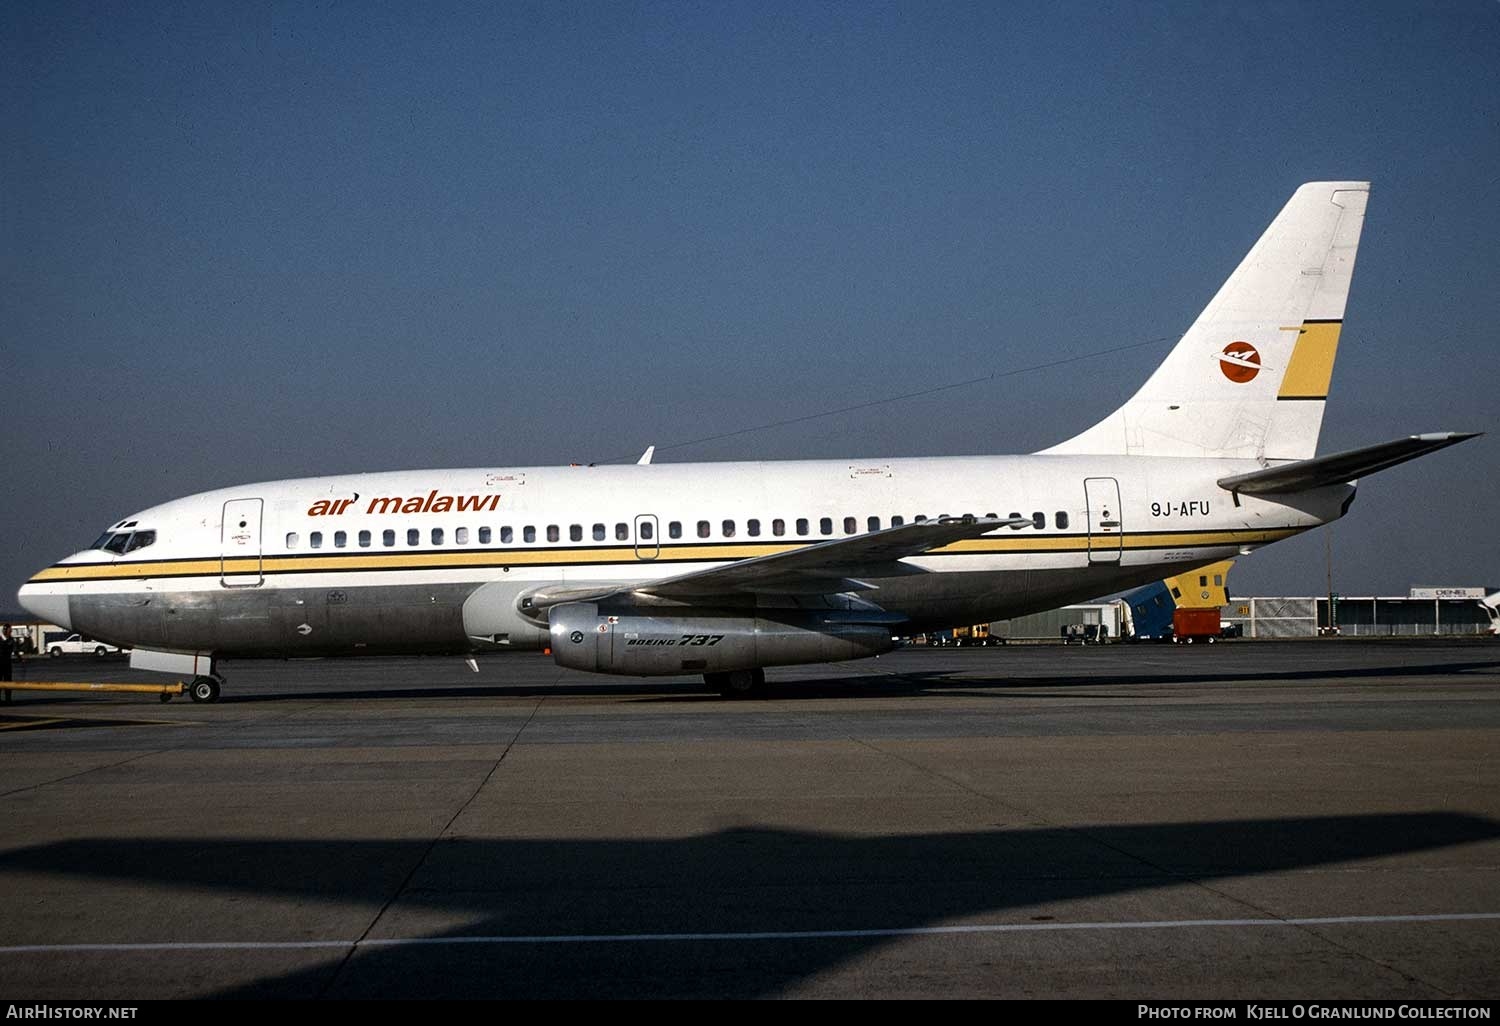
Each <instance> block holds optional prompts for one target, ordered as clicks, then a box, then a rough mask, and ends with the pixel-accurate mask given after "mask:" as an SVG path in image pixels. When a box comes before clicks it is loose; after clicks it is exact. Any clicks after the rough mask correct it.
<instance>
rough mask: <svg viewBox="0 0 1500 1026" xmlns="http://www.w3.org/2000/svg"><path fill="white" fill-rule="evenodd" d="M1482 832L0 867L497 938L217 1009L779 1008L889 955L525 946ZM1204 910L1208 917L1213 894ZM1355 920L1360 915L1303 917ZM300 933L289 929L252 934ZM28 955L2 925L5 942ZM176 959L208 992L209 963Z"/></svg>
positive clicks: (1476, 822)
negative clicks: (614, 1004)
mask: <svg viewBox="0 0 1500 1026" xmlns="http://www.w3.org/2000/svg"><path fill="white" fill-rule="evenodd" d="M1496 838H1500V823H1497V822H1495V821H1493V820H1490V819H1487V818H1483V817H1475V816H1470V815H1464V814H1458V813H1449V812H1431V813H1410V814H1388V815H1350V816H1327V817H1309V818H1278V819H1250V820H1238V821H1217V822H1202V823H1191V822H1185V823H1165V824H1155V825H1145V824H1142V825H1121V826H1095V827H1080V828H1031V827H1026V828H1001V829H996V830H992V831H984V832H973V833H954V834H917V835H906V836H880V837H849V836H839V835H831V834H821V833H805V832H795V831H785V830H772V829H733V830H725V831H721V832H718V833H714V834H710V835H705V836H700V837H690V838H683V839H671V840H625V839H619V840H609V839H598V840H594V839H589V840H564V839H528V840H501V839H472V838H451V839H443V840H440V841H438V842H436V843H433V842H430V841H428V840H413V841H386V840H336V841H303V840H288V841H279V840H272V839H232V838H231V839H209V838H202V839H166V838H142V839H130V840H119V839H109V840H90V839H79V840H73V841H65V842H59V843H53V844H45V845H39V846H35V847H30V848H22V849H18V850H14V851H11V852H8V853H4V854H0V879H3V875H4V874H10V873H17V872H24V873H45V874H60V875H64V876H67V877H75V878H86V879H93V880H100V881H108V882H110V883H119V882H122V881H125V882H136V883H144V884H147V885H150V886H148V887H146V888H144V889H143V890H142V891H141V892H139V898H138V899H132V900H139V901H140V902H141V903H142V905H143V908H142V909H141V911H140V915H139V921H141V922H143V923H149V922H152V921H153V915H152V911H151V910H152V909H153V908H156V907H157V906H158V905H159V904H160V903H161V902H163V901H172V900H173V899H171V898H170V897H168V896H167V895H168V894H170V892H171V891H172V890H179V891H181V892H183V899H182V900H183V901H191V900H193V897H192V895H194V894H198V895H201V894H203V893H204V892H205V891H207V892H212V893H219V894H221V895H226V894H227V895H233V896H234V897H235V900H237V901H240V902H243V903H244V904H241V905H240V906H239V909H240V913H239V914H238V915H237V916H236V919H237V920H238V921H239V922H241V923H245V922H253V921H255V919H256V916H255V914H254V904H253V902H255V901H256V900H257V899H264V900H266V901H267V902H276V903H280V904H285V903H286V902H287V901H289V900H290V901H292V902H294V903H295V904H296V905H298V906H303V905H309V904H315V903H330V904H334V905H341V906H344V907H346V908H347V907H350V906H354V907H362V908H364V909H368V910H369V914H370V915H371V916H374V915H375V913H376V910H386V911H384V912H382V913H381V915H382V916H383V917H386V918H385V919H384V921H383V922H382V923H381V924H380V925H379V926H378V927H377V928H376V929H375V930H373V931H372V932H371V934H370V937H371V939H376V940H378V939H379V938H381V937H382V936H385V937H391V936H399V937H410V936H412V931H411V928H410V927H406V928H405V929H406V932H402V931H403V925H402V924H403V923H408V924H409V923H411V922H413V921H425V922H428V923H431V922H432V921H433V920H434V919H436V920H439V921H442V922H444V923H448V924H452V923H458V924H461V925H457V926H450V927H446V928H445V930H439V931H436V932H430V933H427V934H425V935H423V936H425V937H426V938H427V939H428V940H429V941H433V940H437V941H444V940H445V939H447V938H454V937H471V938H492V940H490V941H486V942H479V943H447V942H440V943H431V942H429V943H424V944H401V945H395V946H387V947H380V946H368V945H366V946H361V947H360V948H359V949H358V950H357V951H354V950H353V949H352V947H343V948H334V949H331V950H328V951H327V952H326V954H325V953H317V954H316V956H315V957H316V961H317V964H316V965H314V966H311V967H309V968H306V969H303V970H299V971H294V972H290V973H284V974H279V975H270V976H267V977H265V978H263V979H260V980H257V981H256V982H254V983H251V984H248V985H243V986H234V987H229V988H226V989H224V990H223V991H222V992H221V993H220V994H219V995H217V996H222V997H314V996H329V997H338V996H360V997H423V998H427V997H438V996H441V997H473V998H520V997H525V998H559V997H595V998H604V997H647V996H649V997H754V996H767V995H775V994H779V993H783V992H785V991H786V990H787V989H788V988H791V987H795V986H796V985H797V984H799V983H801V982H803V981H806V980H808V979H810V978H812V977H814V976H815V975H817V974H819V973H822V972H824V971H826V970H828V969H830V968H832V967H835V966H838V965H841V964H844V963H847V962H849V961H850V960H852V959H855V958H857V957H859V956H861V955H862V954H866V953H868V952H869V951H871V950H872V949H875V948H876V947H878V946H881V945H884V944H887V943H891V939H890V938H888V937H880V936H843V937H820V938H796V939H788V938H785V937H779V938H769V937H768V938H763V939H760V940H756V939H750V938H745V937H743V936H741V937H736V938H722V939H706V938H701V937H700V938H697V939H668V940H661V939H653V940H645V941H642V940H636V941H631V942H605V941H584V942H575V941H569V942H566V943H557V942H542V941H537V940H535V939H534V938H537V937H552V938H568V937H579V936H587V937H598V936H601V935H607V936H614V937H620V936H622V935H636V936H637V937H639V935H643V934H649V935H659V934H674V935H681V934H703V933H713V934H725V933H732V934H743V933H757V932H760V933H764V932H775V933H784V932H802V931H828V930H840V929H845V930H904V929H912V928H922V927H929V926H933V925H939V924H946V923H952V922H955V921H963V920H964V919H965V918H971V919H972V918H973V917H982V918H983V919H984V921H987V922H993V921H996V920H1001V921H1006V922H1018V923H1028V922H1032V921H1035V920H1038V919H1042V920H1045V919H1047V918H1049V917H1046V916H1030V917H1028V916H1024V915H1016V914H1014V913H1012V914H1011V915H1010V916H1007V915H1006V914H1005V913H1006V912H1007V910H1011V909H1018V908H1020V909H1031V910H1035V909H1036V907H1037V906H1041V905H1044V904H1045V903H1049V902H1067V901H1079V900H1088V899H1097V898H1102V897H1109V896H1113V895H1124V894H1129V893H1131V892H1135V891H1141V890H1146V889H1151V888H1163V887H1170V886H1173V885H1183V884H1189V883H1202V884H1211V883H1212V882H1213V881H1215V880H1223V879H1229V878H1236V877H1249V876H1254V875H1257V874H1263V873H1274V872H1282V871H1289V870H1306V869H1309V868H1311V867H1316V866H1326V865H1331V864H1336V863H1347V862H1351V861H1354V860H1361V859H1379V858H1383V857H1393V856H1394V857H1399V856H1403V855H1408V854H1412V853H1416V852H1423V851H1431V850H1435V849H1442V848H1448V847H1451V846H1456V845H1463V844H1470V843H1476V842H1485V841H1493V840H1495V839H1496ZM10 886H11V887H14V886H15V881H13V882H12V883H11V884H10ZM117 893H118V892H117ZM1209 897H1211V899H1212V900H1213V901H1214V902H1216V903H1218V904H1219V905H1220V906H1221V907H1222V904H1223V902H1225V901H1226V900H1227V899H1225V898H1224V897H1223V895H1222V894H1221V893H1220V894H1214V895H1211V896H1209ZM116 900H118V898H117V899H116ZM1236 908H1238V909H1242V911H1240V912H1239V913H1238V915H1240V916H1242V917H1246V918H1261V917H1262V913H1260V912H1258V911H1256V910H1254V909H1252V908H1249V907H1248V906H1236ZM1361 911H1368V910H1365V909H1348V910H1344V909H1337V910H1332V911H1330V910H1327V909H1319V910H1316V912H1315V913H1314V914H1338V913H1339V912H1355V913H1357V912H1361ZM360 915H361V916H363V915H364V913H360ZM265 918H274V913H273V912H272V911H269V910H268V911H267V912H266V913H265ZM311 918H312V919H313V920H314V921H315V920H316V919H317V918H318V917H317V916H316V915H313V916H312V917H311ZM345 918H346V919H347V916H346V917H345ZM362 921H363V920H362ZM195 933H196V935H195V936H192V937H181V936H174V937H162V936H159V935H157V934H155V933H153V932H152V930H151V929H150V927H145V928H144V929H143V931H142V934H141V936H140V937H139V938H135V939H138V940H140V941H141V942H155V941H164V940H172V941H215V940H226V939H232V938H226V937H223V936H220V935H219V934H218V933H217V932H216V931H215V929H214V924H213V923H212V922H204V923H202V924H200V925H199V926H197V927H195ZM417 933H418V934H419V935H422V934H421V931H417ZM239 936H243V933H241V934H239ZM302 936H303V934H301V933H299V932H298V927H297V926H296V925H295V924H291V925H289V926H288V928H287V929H286V930H284V931H277V933H276V934H275V935H273V936H266V935H264V934H262V935H260V936H255V937H254V938H253V939H254V940H257V941H269V940H282V939H287V938H288V937H299V938H300V937H302ZM497 937H504V938H533V939H531V940H525V941H521V942H496V941H494V940H493V938H497ZM326 939H331V940H352V938H326ZM38 940H39V938H35V937H19V936H16V935H15V934H14V932H12V931H10V930H5V929H4V928H0V943H4V944H26V943H35V942H37V941H38ZM183 957H185V958H192V959H194V960H195V961H196V962H198V963H199V965H200V967H201V968H202V970H203V971H204V972H205V973H206V974H207V975H209V976H210V978H211V977H212V960H213V959H215V958H216V957H219V956H217V955H215V953H213V952H203V951H198V952H194V953H191V954H184V955H183ZM975 971H976V972H987V971H999V970H987V969H984V968H982V967H976V968H975ZM1087 971H1089V970H1087V969H1086V968H1084V967H1080V969H1079V972H1080V973H1084V972H1087Z"/></svg>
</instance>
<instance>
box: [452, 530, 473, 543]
mask: <svg viewBox="0 0 1500 1026" xmlns="http://www.w3.org/2000/svg"><path fill="white" fill-rule="evenodd" d="M453 544H455V545H467V544H469V529H468V528H467V527H455V528H454V529H453Z"/></svg>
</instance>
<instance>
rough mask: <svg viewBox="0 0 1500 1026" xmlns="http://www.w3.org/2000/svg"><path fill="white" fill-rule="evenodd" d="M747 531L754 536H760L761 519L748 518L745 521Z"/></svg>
mask: <svg viewBox="0 0 1500 1026" xmlns="http://www.w3.org/2000/svg"><path fill="white" fill-rule="evenodd" d="M745 533H746V534H748V535H749V536H750V537H752V538H759V537H760V521H759V520H747V521H745Z"/></svg>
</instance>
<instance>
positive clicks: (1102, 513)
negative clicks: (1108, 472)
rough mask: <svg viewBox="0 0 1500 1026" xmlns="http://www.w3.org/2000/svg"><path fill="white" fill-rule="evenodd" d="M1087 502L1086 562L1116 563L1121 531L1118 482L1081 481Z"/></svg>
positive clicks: (1122, 532)
mask: <svg viewBox="0 0 1500 1026" xmlns="http://www.w3.org/2000/svg"><path fill="white" fill-rule="evenodd" d="M1083 490H1084V494H1085V496H1086V497H1087V499H1088V519H1089V562H1090V563H1119V562H1120V549H1121V547H1122V546H1123V545H1124V543H1125V531H1124V528H1123V526H1122V523H1121V519H1120V483H1119V482H1118V481H1116V480H1115V479H1114V478H1112V477H1087V478H1084V480H1083Z"/></svg>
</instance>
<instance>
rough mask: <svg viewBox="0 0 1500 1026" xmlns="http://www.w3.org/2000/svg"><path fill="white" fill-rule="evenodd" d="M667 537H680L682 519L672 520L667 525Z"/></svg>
mask: <svg viewBox="0 0 1500 1026" xmlns="http://www.w3.org/2000/svg"><path fill="white" fill-rule="evenodd" d="M667 537H669V538H681V537H682V521H680V520H674V521H672V522H671V523H670V524H668V525H667Z"/></svg>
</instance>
